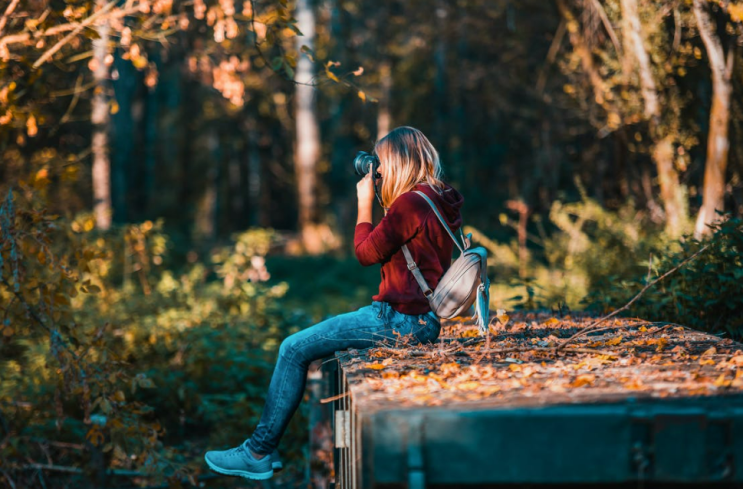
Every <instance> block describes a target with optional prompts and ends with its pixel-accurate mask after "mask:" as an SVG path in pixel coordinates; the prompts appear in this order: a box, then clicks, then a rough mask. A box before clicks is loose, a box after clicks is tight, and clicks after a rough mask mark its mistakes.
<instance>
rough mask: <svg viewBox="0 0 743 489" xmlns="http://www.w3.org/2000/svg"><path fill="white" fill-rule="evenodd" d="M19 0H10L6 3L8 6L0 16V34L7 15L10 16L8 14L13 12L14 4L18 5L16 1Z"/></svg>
mask: <svg viewBox="0 0 743 489" xmlns="http://www.w3.org/2000/svg"><path fill="white" fill-rule="evenodd" d="M19 1H20V0H13V1H11V2H10V5H8V8H6V9H5V13H4V14H3V16H2V18H0V34H2V33H3V30H4V29H5V24H6V23H7V22H8V17H10V14H12V13H13V10H15V7H16V5H18V2H19Z"/></svg>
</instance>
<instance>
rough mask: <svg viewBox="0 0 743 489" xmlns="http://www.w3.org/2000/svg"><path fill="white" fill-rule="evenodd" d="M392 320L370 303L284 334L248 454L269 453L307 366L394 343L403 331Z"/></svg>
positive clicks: (383, 307)
mask: <svg viewBox="0 0 743 489" xmlns="http://www.w3.org/2000/svg"><path fill="white" fill-rule="evenodd" d="M398 316H399V313H396V312H395V311H394V310H392V309H391V308H390V306H389V304H387V303H384V302H377V301H374V302H373V303H372V304H371V305H369V306H365V307H362V308H360V309H358V310H357V311H353V312H348V313H345V314H340V315H338V316H334V317H331V318H328V319H326V320H324V321H322V322H320V323H318V324H316V325H314V326H311V327H309V328H307V329H304V330H302V331H299V332H297V333H294V334H293V335H291V336H288V337H287V338H286V339H285V340H284V341H283V342H282V343H281V346H280V348H279V356H278V360H277V361H276V367H275V369H274V372H273V375H272V377H271V383H270V385H269V388H268V396H267V398H266V404H265V407H264V408H263V413H262V415H261V419H260V421H259V423H258V426H257V428H256V429H255V431H254V432H253V435H252V436H251V437H250V438H249V439H247V440H246V441H245V445H246V446H247V447H248V448H250V450H252V451H253V452H254V453H257V454H270V453H271V452H272V451H273V450H274V448H276V446H277V445H278V443H279V440H280V439H281V436H282V435H283V434H284V431H285V430H286V427H287V425H288V424H289V421H290V420H291V417H292V415H293V414H294V412H295V411H296V409H297V407H298V406H299V404H300V402H301V401H302V396H303V395H304V390H305V385H306V381H307V371H308V369H309V365H310V363H312V361H314V360H317V359H320V358H323V357H327V356H329V355H332V354H333V353H334V352H336V351H339V350H345V349H348V348H356V349H362V348H369V347H373V346H375V345H378V344H379V343H380V342H381V341H384V340H392V342H393V343H394V341H395V339H396V337H397V336H396V335H395V334H394V333H395V332H397V333H398V334H406V333H407V331H402V330H401V328H398V327H397V324H400V323H395V320H396V319H397V317H398ZM410 317H411V318H412V317H415V316H410ZM410 324H412V323H410ZM403 328H404V325H403Z"/></svg>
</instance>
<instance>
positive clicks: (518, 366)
mask: <svg viewBox="0 0 743 489" xmlns="http://www.w3.org/2000/svg"><path fill="white" fill-rule="evenodd" d="M501 320H503V322H501ZM493 322H494V321H491V323H493ZM593 322H595V318H592V317H588V316H583V315H580V314H574V315H572V316H564V317H560V318H558V317H553V316H552V315H551V314H549V313H534V312H531V313H517V314H514V315H513V316H512V317H510V318H509V317H508V316H502V317H500V318H499V321H498V326H497V327H495V326H493V325H492V324H491V326H490V330H491V332H492V334H491V335H488V336H489V337H487V338H486V337H484V336H481V335H480V334H479V333H478V331H477V326H476V325H475V324H474V322H473V321H471V320H465V321H457V320H442V325H441V334H440V336H439V338H438V340H437V341H436V343H435V344H428V345H421V344H418V343H417V341H415V340H414V339H412V338H409V337H404V336H403V337H400V338H399V339H398V342H397V344H396V345H388V346H380V347H376V348H369V349H366V350H348V351H344V352H337V354H336V355H337V357H338V358H339V360H340V362H341V365H342V368H343V370H344V372H345V374H346V378H347V379H348V382H349V389H350V391H351V395H352V396H353V397H354V399H355V401H356V402H357V405H358V406H360V407H361V406H362V405H363V409H365V410H378V409H385V408H392V407H394V408H396V409H399V408H404V407H406V406H410V407H420V406H440V405H447V406H449V405H454V404H466V405H467V407H483V408H505V407H517V406H518V407H525V406H538V405H547V404H564V403H584V402H597V401H599V402H607V401H619V400H622V399H628V398H636V399H639V398H669V397H696V396H720V395H730V394H733V395H734V394H740V393H741V392H743V344H742V343H738V342H735V341H733V340H731V339H722V338H719V337H717V336H713V335H709V334H707V333H702V332H699V331H696V330H693V329H690V328H687V327H684V326H681V325H677V324H669V323H650V322H647V321H642V320H639V319H625V318H621V319H610V320H608V321H606V322H604V323H603V324H602V325H601V328H600V329H594V331H593V332H591V333H587V334H586V335H584V336H580V337H574V335H576V333H579V332H580V331H581V329H583V328H585V327H587V326H588V325H590V324H591V323H593ZM571 337H573V338H572V339H571V340H570V341H569V342H568V341H566V340H567V339H568V338H571ZM563 343H564V344H563Z"/></svg>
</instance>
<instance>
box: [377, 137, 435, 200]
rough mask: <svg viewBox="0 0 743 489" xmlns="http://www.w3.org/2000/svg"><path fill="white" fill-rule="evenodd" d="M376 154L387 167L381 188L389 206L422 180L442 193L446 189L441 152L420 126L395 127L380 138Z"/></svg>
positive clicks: (381, 195)
mask: <svg viewBox="0 0 743 489" xmlns="http://www.w3.org/2000/svg"><path fill="white" fill-rule="evenodd" d="M374 153H375V154H376V155H377V156H378V157H379V160H380V161H381V162H382V164H383V165H384V166H385V173H386V176H385V178H384V179H383V180H382V188H381V189H380V191H379V194H380V197H381V199H382V205H383V206H384V207H385V209H388V208H389V207H390V206H391V205H392V203H393V202H394V201H395V199H397V198H398V197H399V196H400V195H402V194H404V193H405V192H408V191H410V190H412V189H413V187H415V185H417V184H419V183H427V184H429V185H430V186H431V187H432V188H433V189H434V190H436V192H438V193H439V194H440V193H441V191H442V190H443V189H444V182H443V181H442V180H441V176H442V170H441V163H440V162H439V153H438V152H437V151H436V148H434V147H433V145H432V144H431V142H430V141H429V140H428V138H427V137H426V136H425V135H424V134H423V133H422V132H421V131H419V130H418V129H415V128H414V127H409V126H400V127H397V128H395V129H393V130H392V131H390V132H389V133H388V134H387V135H386V136H385V137H383V138H382V139H380V140H379V141H377V144H375V145H374Z"/></svg>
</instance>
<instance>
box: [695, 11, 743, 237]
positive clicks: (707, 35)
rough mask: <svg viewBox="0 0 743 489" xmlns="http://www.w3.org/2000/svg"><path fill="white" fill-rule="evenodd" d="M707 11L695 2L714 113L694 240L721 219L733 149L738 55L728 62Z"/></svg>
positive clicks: (731, 56) (733, 52)
mask: <svg viewBox="0 0 743 489" xmlns="http://www.w3.org/2000/svg"><path fill="white" fill-rule="evenodd" d="M707 9H708V4H707V0H694V16H695V17H696V19H697V24H698V26H699V35H700V36H701V37H702V42H703V43H704V47H705V49H706V50H707V58H708V59H709V67H710V69H711V70H712V109H711V110H710V114H709V133H708V135H707V161H706V163H705V165H704V182H703V190H702V208H701V209H699V215H698V216H697V222H696V225H695V228H694V236H695V237H697V238H699V237H701V236H702V235H704V234H706V233H707V232H709V227H707V225H708V224H710V223H712V222H714V221H715V220H716V219H717V217H718V216H717V214H716V213H715V211H716V210H720V211H724V210H725V202H724V198H725V170H726V169H727V164H728V149H729V147H730V142H729V140H728V125H729V121H730V95H731V93H732V91H733V88H732V83H731V74H732V72H733V60H734V59H735V57H734V54H735V51H734V49H732V48H731V49H730V50H729V51H728V53H727V59H726V57H725V53H724V50H723V47H722V42H721V41H720V37H719V36H718V34H717V28H716V25H715V22H714V21H713V19H712V17H711V15H710V13H709V10H707Z"/></svg>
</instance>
